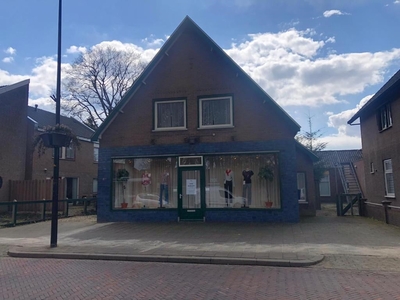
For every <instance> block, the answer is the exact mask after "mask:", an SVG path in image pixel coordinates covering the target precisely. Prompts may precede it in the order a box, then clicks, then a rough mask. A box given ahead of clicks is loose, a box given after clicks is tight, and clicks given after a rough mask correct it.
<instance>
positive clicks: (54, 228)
mask: <svg viewBox="0 0 400 300" xmlns="http://www.w3.org/2000/svg"><path fill="white" fill-rule="evenodd" d="M61 11H62V0H59V2H58V50H57V87H56V125H57V124H60V102H61V15H62V13H61ZM59 177H60V148H59V147H58V146H57V147H54V169H53V199H52V209H51V238H50V247H51V248H54V247H57V233H58V183H59ZM67 205H68V204H67Z"/></svg>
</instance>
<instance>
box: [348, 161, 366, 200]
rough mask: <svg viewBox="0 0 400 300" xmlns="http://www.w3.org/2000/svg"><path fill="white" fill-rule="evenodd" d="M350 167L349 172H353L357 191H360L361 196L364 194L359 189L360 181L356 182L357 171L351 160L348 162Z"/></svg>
mask: <svg viewBox="0 0 400 300" xmlns="http://www.w3.org/2000/svg"><path fill="white" fill-rule="evenodd" d="M350 169H351V172H352V173H353V176H354V179H355V180H356V183H357V188H358V191H359V192H360V194H361V197H362V196H364V195H363V192H362V190H361V186H360V183H359V182H358V176H357V173H356V169H355V168H354V165H353V163H352V162H351V163H350Z"/></svg>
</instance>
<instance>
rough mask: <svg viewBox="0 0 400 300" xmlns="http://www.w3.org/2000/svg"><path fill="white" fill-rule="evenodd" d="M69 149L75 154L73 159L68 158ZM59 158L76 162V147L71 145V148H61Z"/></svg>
mask: <svg viewBox="0 0 400 300" xmlns="http://www.w3.org/2000/svg"><path fill="white" fill-rule="evenodd" d="M67 148H68V149H70V150H72V153H73V157H67ZM58 149H59V150H58V151H59V153H60V155H59V158H60V159H64V160H75V158H76V151H75V147H74V145H73V144H72V143H71V145H70V146H69V147H59V148H58ZM53 157H54V150H53Z"/></svg>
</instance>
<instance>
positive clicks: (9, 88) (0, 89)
mask: <svg viewBox="0 0 400 300" xmlns="http://www.w3.org/2000/svg"><path fill="white" fill-rule="evenodd" d="M30 81H31V80H30V79H25V80H22V81H20V82H17V83H14V84H10V85H3V86H1V87H0V94H4V93H6V92H9V91H12V90H14V89H17V88H19V87H21V86H24V85H29V83H30Z"/></svg>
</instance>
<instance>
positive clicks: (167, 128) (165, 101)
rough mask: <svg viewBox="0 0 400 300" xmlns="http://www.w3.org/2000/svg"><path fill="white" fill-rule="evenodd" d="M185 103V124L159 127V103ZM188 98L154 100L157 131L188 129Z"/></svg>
mask: <svg viewBox="0 0 400 300" xmlns="http://www.w3.org/2000/svg"><path fill="white" fill-rule="evenodd" d="M178 102H182V103H183V126H178V127H160V128H159V127H158V109H157V106H158V104H166V103H178ZM186 124H187V121H186V99H181V100H159V101H154V130H155V131H167V130H186Z"/></svg>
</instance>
